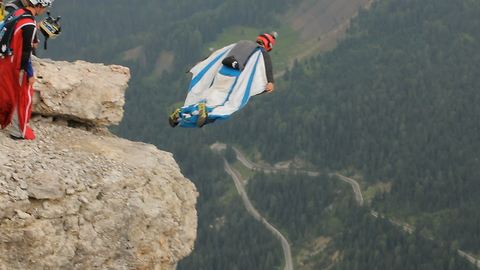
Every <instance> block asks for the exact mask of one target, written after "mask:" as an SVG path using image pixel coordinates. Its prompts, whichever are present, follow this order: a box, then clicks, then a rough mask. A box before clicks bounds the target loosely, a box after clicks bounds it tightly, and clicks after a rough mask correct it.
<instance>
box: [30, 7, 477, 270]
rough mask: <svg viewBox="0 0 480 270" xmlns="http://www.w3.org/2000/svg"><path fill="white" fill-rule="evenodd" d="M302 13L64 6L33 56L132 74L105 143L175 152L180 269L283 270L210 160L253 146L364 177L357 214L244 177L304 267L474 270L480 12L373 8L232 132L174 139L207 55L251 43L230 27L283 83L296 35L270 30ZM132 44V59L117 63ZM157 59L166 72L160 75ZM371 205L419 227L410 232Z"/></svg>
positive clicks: (333, 192)
mask: <svg viewBox="0 0 480 270" xmlns="http://www.w3.org/2000/svg"><path fill="white" fill-rule="evenodd" d="M298 2H300V1H293V0H291V1H287V0H282V1H274V2H272V1H270V0H261V1H253V0H246V1H233V0H227V1H223V0H222V1H220V0H202V1H192V0H188V1H187V0H175V1H173V0H165V1H161V3H160V4H159V2H158V1H153V0H151V1H143V2H141V3H140V4H137V3H136V4H137V6H135V7H133V8H132V7H131V6H130V5H131V4H132V2H131V1H130V2H127V1H125V0H120V1H115V3H113V2H112V1H110V0H106V1H101V2H99V1H94V0H84V1H59V3H56V2H55V6H54V7H53V11H52V13H53V14H52V15H57V14H59V15H62V17H63V18H64V19H62V28H63V29H64V30H63V32H64V33H62V36H60V37H59V38H58V39H56V40H54V41H51V42H49V51H47V52H44V51H41V50H40V51H39V56H40V57H43V56H47V57H50V58H53V59H59V60H76V59H82V60H87V61H91V62H103V63H106V64H110V63H115V64H122V65H126V66H128V67H129V68H130V69H131V73H132V79H131V81H130V83H129V85H130V87H129V89H128V90H127V93H126V99H127V103H126V105H125V117H124V119H123V121H122V123H121V125H120V126H118V127H114V128H112V129H111V130H112V132H114V133H115V134H117V135H119V136H122V137H124V138H127V139H131V140H135V141H143V142H147V143H152V144H155V145H156V146H157V147H158V148H160V149H162V150H166V151H170V152H172V153H173V154H174V157H175V159H176V160H177V162H178V163H179V164H180V166H181V169H182V172H183V173H184V174H185V175H186V176H187V177H188V178H190V179H191V180H192V181H193V182H194V183H195V185H196V186H197V188H198V190H199V193H200V196H199V198H198V205H197V209H198V213H199V226H198V239H197V242H196V245H195V251H194V252H193V253H192V255H191V256H190V257H188V258H185V259H184V260H182V261H181V262H180V265H179V269H209V270H215V269H222V270H223V269H239V270H240V269H279V268H280V267H281V266H282V265H283V254H282V252H281V248H280V244H279V243H278V240H277V239H276V238H275V237H274V236H272V235H271V234H269V233H268V231H265V230H264V229H263V227H262V225H261V224H260V223H259V222H257V221H255V220H254V219H253V218H251V217H250V216H249V214H248V212H247V211H246V210H245V209H244V208H243V205H242V203H241V201H240V198H238V195H237V193H236V192H233V190H234V188H233V184H232V183H231V180H230V177H229V176H228V175H227V174H226V173H224V172H223V160H222V159H221V158H220V157H219V156H217V155H213V154H212V151H211V150H210V149H209V147H208V146H209V145H211V144H212V143H214V142H216V141H221V142H225V143H228V144H231V145H240V146H241V148H242V149H248V150H249V151H247V152H248V153H247V154H248V155H249V156H251V157H252V159H253V160H255V161H257V160H259V159H261V160H264V161H265V162H268V163H269V164H275V163H276V162H280V161H286V160H294V159H295V158H297V159H300V160H303V161H305V164H308V165H309V166H311V167H313V168H315V169H316V170H318V171H324V172H337V171H338V172H342V171H343V172H352V173H353V172H354V173H355V174H356V175H360V176H361V177H362V179H363V180H362V182H361V184H362V187H363V188H364V190H363V192H364V195H365V196H366V199H367V203H369V204H367V205H366V206H365V207H358V206H357V205H356V202H355V200H354V198H353V195H352V194H351V188H350V187H348V186H347V184H346V183H343V182H341V181H338V182H336V181H332V180H330V179H329V178H328V177H327V176H326V175H323V176H320V177H318V178H311V177H307V176H305V175H301V174H300V175H292V174H289V173H286V174H279V175H273V174H272V175H269V174H259V173H255V174H253V175H252V176H251V178H252V180H251V183H250V184H249V185H248V189H249V193H250V195H251V197H252V198H251V199H252V200H253V201H254V203H255V205H256V206H257V207H258V208H259V209H260V210H261V211H262V213H263V214H264V215H266V216H268V218H269V219H270V218H271V219H272V221H273V222H274V223H275V225H276V226H278V227H279V228H280V230H281V231H282V232H285V233H286V234H288V236H289V239H290V240H291V242H292V243H293V247H292V251H293V252H294V256H298V257H297V258H299V259H297V260H296V261H297V263H298V267H303V268H301V269H325V268H327V267H331V268H330V269H342V270H343V269H347V270H348V269H356V270H363V269H365V270H367V269H368V270H372V269H418V270H420V269H470V268H472V267H473V266H472V265H470V264H469V263H468V262H467V261H466V260H465V259H461V258H459V257H458V255H457V253H456V250H457V249H461V250H463V251H465V252H468V253H472V254H476V255H478V254H480V244H479V243H480V233H479V232H480V216H479V215H478V213H479V210H480V206H479V205H480V201H479V200H480V199H479V198H478V194H479V193H480V185H478V178H479V177H480V163H479V161H478V158H479V157H478V153H480V136H479V133H480V124H479V123H480V107H479V106H478V104H479V103H480V95H479V94H478V91H479V89H480V65H479V64H478V63H480V51H479V48H480V18H479V17H478V14H480V1H470V0H379V1H375V2H374V3H373V4H372V7H371V9H370V10H361V11H360V12H359V16H358V17H357V18H356V19H355V20H353V22H352V24H351V26H350V28H349V29H348V34H349V36H348V37H347V38H345V39H344V40H342V41H341V42H340V43H339V44H338V46H337V47H336V48H335V49H334V50H332V51H330V52H324V53H322V54H321V55H315V56H312V57H310V58H308V59H306V60H303V61H295V64H294V65H293V67H290V68H288V69H286V70H285V75H284V76H283V77H282V78H279V79H278V80H277V82H276V91H275V92H274V93H272V94H268V95H260V96H258V97H255V98H254V99H252V101H250V102H249V103H248V104H247V105H246V106H245V107H244V109H242V110H241V111H239V112H238V113H236V114H235V115H233V116H232V117H231V118H230V119H229V120H228V121H224V122H220V123H218V124H214V125H209V126H206V127H204V128H202V129H189V130H187V129H171V128H170V127H169V126H168V124H167V117H168V115H169V114H170V113H171V109H172V104H176V103H179V102H181V101H182V100H183V99H184V98H185V94H186V91H187V90H186V89H187V87H188V83H189V79H190V76H189V75H188V74H185V72H186V71H187V70H188V69H189V68H190V67H191V66H192V65H193V64H194V63H196V62H197V61H199V60H201V59H202V58H203V57H204V56H205V53H206V51H205V50H208V48H209V47H210V46H212V47H217V46H222V45H227V44H224V43H230V42H234V40H235V39H246V36H241V34H240V33H239V31H238V30H241V29H244V34H245V35H252V34H253V35H255V32H257V31H258V30H267V29H268V30H278V32H279V33H280V38H279V40H278V43H277V44H278V47H276V48H275V49H274V51H273V52H272V56H273V60H274V63H275V64H276V65H278V68H277V67H276V70H275V71H276V72H280V71H283V70H282V69H283V67H286V66H287V64H286V63H287V62H288V61H290V60H292V59H295V58H296V57H297V56H298V54H299V52H301V51H302V48H301V46H297V45H299V44H297V43H296V40H297V39H298V33H294V32H293V31H292V30H291V27H290V26H289V25H286V24H285V25H282V24H281V23H280V22H279V21H278V20H276V19H275V18H277V17H276V15H278V14H281V13H284V12H286V11H287V10H288V8H289V7H291V6H295V4H297V3H298ZM252 6H255V8H251V7H252ZM98 26H101V27H98ZM236 34H238V37H237V38H235V35H236ZM249 38H250V37H249ZM140 45H142V46H143V51H141V52H140V54H139V56H138V57H137V58H132V59H131V60H124V58H123V57H121V56H122V54H123V53H124V52H126V51H128V50H130V49H133V48H137V47H139V46H140ZM161 52H170V53H172V55H173V56H174V60H173V66H172V68H171V69H170V70H169V71H165V72H164V73H163V74H162V75H161V76H158V75H156V74H154V73H153V72H154V70H155V65H156V61H157V59H158V58H159V56H160V54H161ZM122 59H123V60H122ZM235 166H236V167H237V165H235ZM240 167H241V165H240ZM242 174H245V172H242ZM320 194H321V196H319V195H320ZM272 202H273V203H272ZM288 202H290V203H288ZM330 206H331V207H330ZM370 208H373V209H375V210H376V211H378V212H380V213H382V214H384V215H386V216H387V217H392V219H394V220H403V221H405V222H408V223H412V224H413V226H414V227H415V228H416V229H417V230H416V232H415V233H413V234H408V233H407V232H404V231H403V230H402V229H401V228H400V227H397V226H394V225H392V224H391V223H390V222H389V219H387V218H385V219H383V218H380V219H376V218H374V217H373V216H371V214H370V213H369V209H370ZM325 209H328V210H325ZM287 213H289V214H287ZM307 213H308V215H307ZM312 239H317V240H318V239H322V241H320V240H318V242H319V243H323V244H322V245H320V244H319V245H320V246H321V247H320V246H317V245H316V244H315V242H314V241H313V242H312ZM325 239H330V240H325ZM438 243H443V245H439V244H438ZM252 247H255V248H256V249H255V250H251V248H252ZM305 250H308V252H307V253H308V254H307V255H305V254H304V253H305ZM318 250H321V252H317V251H318ZM302 256H303V257H302ZM375 267H376V268H375Z"/></svg>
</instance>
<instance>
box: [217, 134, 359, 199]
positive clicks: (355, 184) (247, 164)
mask: <svg viewBox="0 0 480 270" xmlns="http://www.w3.org/2000/svg"><path fill="white" fill-rule="evenodd" d="M216 144H218V145H221V147H223V148H222V149H225V148H226V147H227V146H226V145H225V144H222V143H216ZM232 148H233V150H234V151H235V154H236V155H237V159H238V160H239V161H240V162H241V163H242V164H243V165H245V167H247V168H249V169H251V170H258V171H264V172H269V173H270V172H271V173H276V172H278V169H273V168H267V167H263V166H260V165H258V164H255V163H253V162H251V161H250V160H248V159H247V158H245V156H244V155H243V154H242V152H240V151H238V150H237V149H236V148H235V147H232ZM296 172H302V173H306V174H308V175H310V176H318V175H319V173H318V172H309V171H301V170H297V171H296ZM330 176H337V177H338V178H339V179H340V180H343V181H345V182H347V183H349V184H350V185H351V186H352V188H353V192H355V199H356V200H357V203H358V204H359V205H363V202H364V200H363V196H362V191H361V189H360V185H359V184H358V182H357V181H355V180H353V179H351V178H348V177H345V176H342V175H339V174H330Z"/></svg>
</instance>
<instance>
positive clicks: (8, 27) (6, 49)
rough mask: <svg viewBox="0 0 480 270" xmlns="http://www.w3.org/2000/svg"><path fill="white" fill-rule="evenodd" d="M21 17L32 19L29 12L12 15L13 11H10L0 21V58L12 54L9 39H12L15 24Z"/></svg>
mask: <svg viewBox="0 0 480 270" xmlns="http://www.w3.org/2000/svg"><path fill="white" fill-rule="evenodd" d="M23 18H32V20H33V16H32V15H31V14H28V13H23V14H20V15H18V16H14V12H11V13H10V14H8V15H7V16H6V17H5V19H3V21H1V22H0V58H3V57H5V56H10V55H12V54H13V50H12V49H11V48H10V40H11V39H12V35H13V30H14V28H15V25H16V24H17V22H18V21H19V20H20V19H23Z"/></svg>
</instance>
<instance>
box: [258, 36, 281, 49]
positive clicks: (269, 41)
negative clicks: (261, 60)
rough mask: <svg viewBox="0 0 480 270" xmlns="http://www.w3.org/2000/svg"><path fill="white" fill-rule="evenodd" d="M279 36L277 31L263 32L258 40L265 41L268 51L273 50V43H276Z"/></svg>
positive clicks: (264, 44)
mask: <svg viewBox="0 0 480 270" xmlns="http://www.w3.org/2000/svg"><path fill="white" fill-rule="evenodd" d="M276 38H277V33H275V32H272V33H271V34H267V33H264V34H261V35H260V36H258V37H257V40H258V39H259V40H261V41H263V46H265V49H267V51H271V50H272V48H273V45H275V39H276Z"/></svg>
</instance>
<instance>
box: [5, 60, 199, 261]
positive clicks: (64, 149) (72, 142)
mask: <svg viewBox="0 0 480 270" xmlns="http://www.w3.org/2000/svg"><path fill="white" fill-rule="evenodd" d="M37 61H42V60H37ZM38 64H40V65H42V64H41V63H39V62H37V64H36V65H38ZM45 65H46V66H48V65H51V66H52V67H53V66H56V67H65V68H66V66H69V65H80V64H78V63H77V64H75V63H74V64H67V63H63V62H62V63H55V62H50V63H46V64H45ZM81 65H82V66H83V67H84V68H88V69H90V70H96V68H99V67H98V65H94V64H91V65H92V66H90V65H89V64H88V63H81ZM70 68H71V67H70ZM60 69H62V68H60ZM45 70H47V69H43V71H42V69H40V73H37V75H41V76H42V77H43V81H42V82H41V83H39V84H40V85H41V86H40V87H38V88H37V90H36V91H38V94H39V96H41V97H42V100H43V101H42V102H43V103H44V104H45V105H46V104H50V105H48V106H46V107H43V106H44V105H42V104H37V105H36V108H37V110H36V113H37V114H36V115H35V116H34V117H33V118H32V120H31V123H30V126H31V128H32V129H33V130H34V132H35V134H36V136H37V139H35V140H31V141H28V140H12V139H11V138H10V137H9V135H8V132H7V131H0V148H1V150H0V270H13V269H22V270H24V269H30V270H36V269H39V270H40V269H42V270H44V269H62V270H63V269H112V270H113V269H115V270H121V269H125V270H127V269H128V270H130V269H162V270H163V269H175V268H176V265H177V263H178V261H179V260H180V259H182V258H183V257H185V256H187V255H189V254H190V252H191V251H192V250H193V243H194V240H195V238H196V228H197V212H196V210H195V203H196V198H197V196H198V193H197V191H196V188H195V186H194V185H193V183H191V182H190V181H189V180H188V179H186V178H185V177H184V176H183V175H182V174H181V172H180V169H179V167H178V165H177V164H176V162H175V160H174V159H173V157H172V155H171V154H170V153H167V152H164V151H160V150H158V149H157V148H156V147H155V146H153V145H150V144H145V143H139V142H131V141H128V140H125V139H121V138H118V137H116V136H114V135H112V134H110V133H109V132H108V131H107V130H106V129H103V131H102V132H101V133H98V132H97V133H93V132H90V131H87V129H85V128H83V129H80V128H74V127H71V125H70V124H69V119H70V120H71V119H73V118H74V119H75V121H78V122H80V123H85V124H86V125H95V126H97V127H102V126H103V125H106V124H110V123H114V122H116V121H119V120H118V119H117V120H114V117H112V116H111V115H113V114H112V113H108V114H105V113H104V112H105V111H108V109H107V110H104V111H103V113H102V112H101V111H102V110H103V109H99V110H98V111H97V112H98V114H95V115H87V113H86V111H85V112H84V113H85V115H84V114H83V112H82V113H81V111H82V109H81V107H80V104H82V103H83V104H85V105H86V106H90V108H92V107H95V106H98V107H99V108H100V107H102V106H103V105H102V106H101V105H98V104H96V103H97V102H99V101H98V100H97V101H96V102H92V103H91V104H87V103H88V102H87V100H86V99H88V97H85V99H82V100H79V98H78V97H80V96H82V95H81V94H79V93H75V92H76V91H80V89H82V90H81V91H87V90H85V89H84V88H78V86H79V85H81V84H82V81H84V82H83V83H84V86H82V87H86V88H88V87H87V86H85V85H91V84H90V83H91V82H92V81H104V82H105V81H108V80H110V79H111V78H112V77H115V76H117V74H116V73H117V72H118V70H123V71H126V69H122V68H118V69H117V68H112V67H100V68H99V69H98V70H97V71H96V72H95V74H96V75H95V76H93V75H92V74H91V78H90V79H88V80H90V82H88V83H87V82H85V80H86V79H85V78H86V77H85V76H86V75H85V71H84V70H83V71H80V72H79V73H78V74H76V75H75V73H70V72H67V73H68V75H65V76H66V77H65V78H63V79H62V76H60V77H59V78H55V79H51V80H50V79H49V78H53V77H50V75H47V73H46V71H45ZM102 70H103V71H102ZM123 71H122V72H123ZM122 72H120V73H122ZM112 73H114V74H112ZM60 74H63V73H60ZM65 74H66V73H65ZM124 75H125V74H123V75H122V76H120V77H123V76H124ZM57 76H59V75H57ZM76 76H78V77H76ZM67 77H68V78H67ZM82 78H83V79H82ZM102 78H103V79H102ZM107 78H109V79H107ZM111 80H112V81H116V84H113V83H112V85H113V86H111V88H110V92H112V93H120V92H122V91H124V89H123V88H124V83H121V82H120V79H111ZM60 81H63V83H60ZM67 82H70V83H67ZM68 85H70V86H71V87H77V88H74V89H73V90H72V89H69V88H68ZM75 85H76V86H75ZM42 87H47V88H48V94H46V93H44V88H42ZM57 87H60V88H57ZM104 90H105V89H104ZM62 91H66V92H67V94H66V95H65V96H63V97H61V95H59V93H61V92H62ZM104 92H109V91H104ZM54 93H57V94H58V95H57V96H56V94H54ZM69 95H71V96H76V98H75V99H77V102H78V104H74V103H75V102H74V101H75V99H71V100H70V98H69V97H68V96H69ZM46 96H48V98H46ZM103 96H104V97H105V96H108V98H104V99H103V100H107V99H108V100H119V102H123V97H120V94H118V95H117V94H115V95H113V94H112V95H111V96H109V95H108V94H105V95H103ZM114 96H115V98H112V97H114ZM47 100H48V101H47ZM53 100H55V102H54V101H53ZM99 100H100V99H99ZM120 100H122V101H120ZM119 104H120V103H119ZM65 107H69V108H68V109H66V108H65ZM39 108H41V109H39ZM45 108H48V109H45ZM72 108H77V109H75V110H74V109H72ZM109 108H112V107H109ZM44 109H45V111H43V110H44ZM115 110H116V111H117V112H120V109H115ZM67 111H69V113H65V112H67ZM44 112H46V113H45V114H43V113H44ZM39 113H40V114H39ZM107 115H108V116H107ZM62 117H65V118H62ZM70 117H73V118H70ZM84 117H85V118H84ZM115 119H116V118H115Z"/></svg>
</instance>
